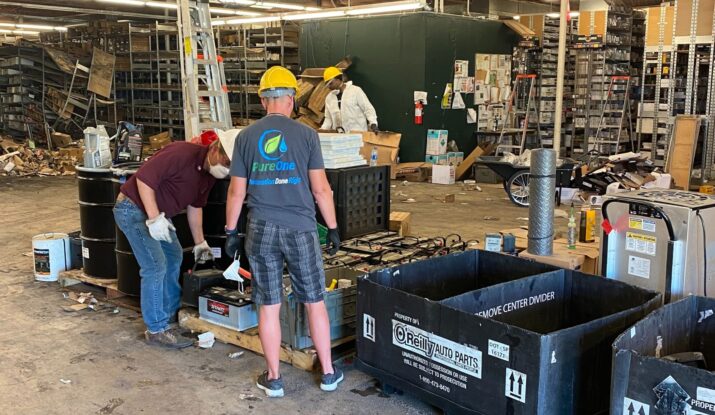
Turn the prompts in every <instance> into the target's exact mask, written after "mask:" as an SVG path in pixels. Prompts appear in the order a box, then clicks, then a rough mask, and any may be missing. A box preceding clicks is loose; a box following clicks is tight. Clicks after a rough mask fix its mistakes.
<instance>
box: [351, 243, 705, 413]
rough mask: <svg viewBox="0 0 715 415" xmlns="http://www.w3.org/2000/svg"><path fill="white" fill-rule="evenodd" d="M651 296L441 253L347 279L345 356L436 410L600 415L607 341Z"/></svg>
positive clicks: (548, 270) (502, 261) (507, 262)
mask: <svg viewBox="0 0 715 415" xmlns="http://www.w3.org/2000/svg"><path fill="white" fill-rule="evenodd" d="M659 303H660V296H659V295H658V294H657V293H655V292H651V291H647V290H644V289H642V288H638V287H633V286H630V285H628V284H624V283H621V282H619V281H614V280H609V279H606V278H596V277H593V276H589V275H583V274H582V273H580V272H577V271H567V270H555V269H554V267H551V266H548V265H544V264H540V263H537V262H534V261H527V260H523V259H520V258H515V257H512V256H509V255H504V254H500V253H495V252H488V251H474V250H470V251H467V252H463V253H461V252H460V253H457V254H451V255H445V256H442V257H438V258H432V259H428V260H425V261H418V262H413V263H409V264H402V265H399V266H396V267H394V268H386V269H380V270H377V271H373V272H371V273H370V274H369V275H368V276H366V277H364V278H361V279H360V280H358V300H357V318H356V321H357V322H358V328H357V336H356V337H357V338H356V348H357V358H356V361H355V364H356V367H357V368H359V369H360V370H361V371H364V372H367V373H368V374H370V375H372V376H375V377H377V378H378V379H379V380H382V381H383V382H386V383H389V384H390V385H391V386H393V387H395V388H399V389H401V390H403V391H405V392H407V393H411V394H415V395H416V396H419V397H420V399H423V400H425V401H427V402H430V403H432V404H435V405H438V406H439V407H440V408H441V409H443V410H444V412H446V413H475V414H476V413H481V414H487V413H489V414H505V413H514V414H530V415H553V414H594V413H606V411H607V410H608V407H609V387H610V385H611V364H610V363H611V344H612V343H613V340H614V339H615V338H616V336H618V335H619V334H620V333H621V332H622V331H623V328H624V327H628V326H630V325H631V324H634V323H635V322H637V321H638V320H640V319H641V318H643V316H645V315H647V314H648V313H650V312H651V311H652V310H654V309H656V308H657V307H658V306H659ZM712 320H713V321H715V319H712ZM425 379H427V380H428V381H429V382H425ZM520 379H521V381H520ZM614 379H621V378H614ZM519 385H521V386H519ZM651 414H653V411H651Z"/></svg>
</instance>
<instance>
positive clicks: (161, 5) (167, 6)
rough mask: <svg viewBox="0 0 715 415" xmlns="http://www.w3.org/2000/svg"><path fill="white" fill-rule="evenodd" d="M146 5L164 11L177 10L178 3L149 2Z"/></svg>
mask: <svg viewBox="0 0 715 415" xmlns="http://www.w3.org/2000/svg"><path fill="white" fill-rule="evenodd" d="M144 4H145V5H147V6H149V7H159V8H162V9H176V3H166V2H163V1H148V2H146V3H144Z"/></svg>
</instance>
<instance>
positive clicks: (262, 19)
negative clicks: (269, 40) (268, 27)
mask: <svg viewBox="0 0 715 415" xmlns="http://www.w3.org/2000/svg"><path fill="white" fill-rule="evenodd" d="M279 20H281V18H280V16H265V17H249V18H246V19H232V20H226V24H237V25H238V24H250V23H268V22H277V21H279Z"/></svg>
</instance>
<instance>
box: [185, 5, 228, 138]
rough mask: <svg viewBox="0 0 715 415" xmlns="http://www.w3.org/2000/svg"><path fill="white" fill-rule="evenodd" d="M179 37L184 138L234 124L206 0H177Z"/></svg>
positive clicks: (225, 128)
mask: <svg viewBox="0 0 715 415" xmlns="http://www.w3.org/2000/svg"><path fill="white" fill-rule="evenodd" d="M177 6H178V8H179V9H178V13H177V17H178V18H177V25H178V29H179V34H180V35H181V39H182V41H180V42H179V52H180V54H181V59H180V62H181V90H182V95H183V103H184V131H185V139H186V140H187V141H188V140H191V139H192V138H193V137H197V136H199V134H201V132H203V131H205V130H215V129H221V130H228V129H230V128H231V126H232V125H233V123H232V121H231V109H230V107H229V102H228V88H227V87H226V76H225V74H224V70H223V60H222V59H221V57H220V56H218V53H217V52H216V44H215V42H214V36H213V30H212V28H211V14H210V12H209V2H208V0H177Z"/></svg>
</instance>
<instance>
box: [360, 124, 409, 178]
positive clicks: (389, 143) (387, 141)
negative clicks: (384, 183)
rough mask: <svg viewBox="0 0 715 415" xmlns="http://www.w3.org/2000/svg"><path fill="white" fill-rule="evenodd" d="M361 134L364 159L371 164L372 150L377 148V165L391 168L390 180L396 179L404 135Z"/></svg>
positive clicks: (363, 132) (387, 132)
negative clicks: (398, 156) (398, 155)
mask: <svg viewBox="0 0 715 415" xmlns="http://www.w3.org/2000/svg"><path fill="white" fill-rule="evenodd" d="M360 134H362V143H363V144H362V148H361V149H360V154H361V155H362V156H363V158H364V159H365V160H367V161H368V163H369V162H370V156H371V155H372V149H373V148H374V147H377V165H378V166H390V178H391V179H394V178H395V177H396V176H395V174H396V169H395V167H396V165H397V154H398V153H399V152H400V140H401V139H402V134H400V133H395V132H390V131H380V132H379V133H373V132H371V131H360Z"/></svg>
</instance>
